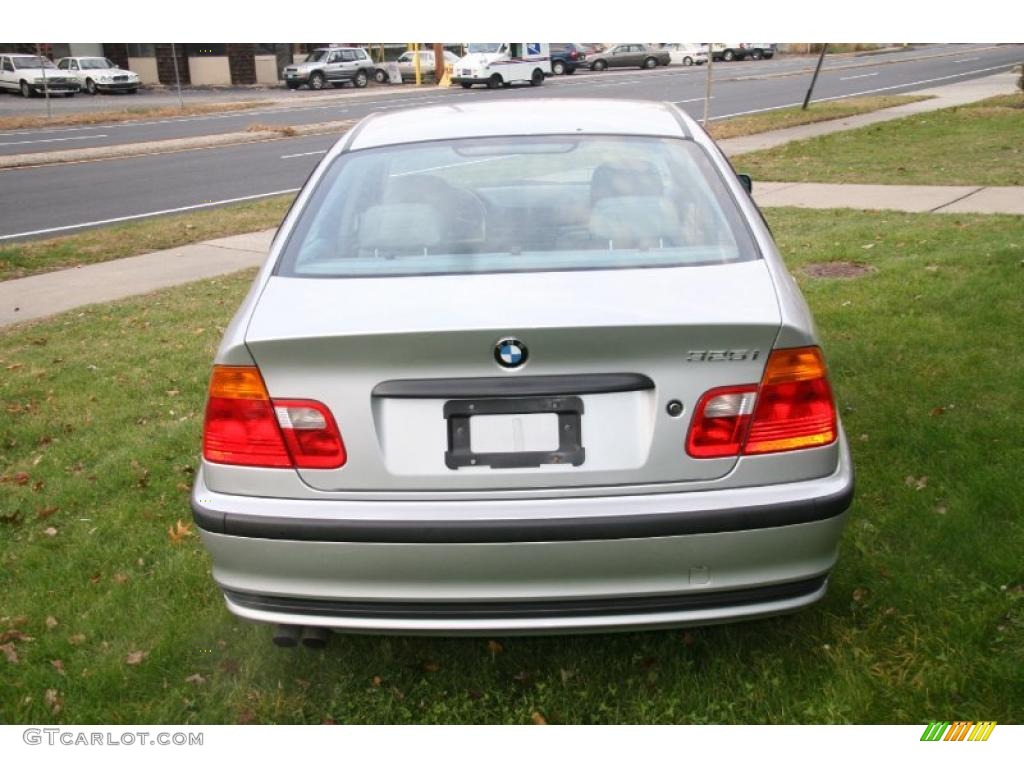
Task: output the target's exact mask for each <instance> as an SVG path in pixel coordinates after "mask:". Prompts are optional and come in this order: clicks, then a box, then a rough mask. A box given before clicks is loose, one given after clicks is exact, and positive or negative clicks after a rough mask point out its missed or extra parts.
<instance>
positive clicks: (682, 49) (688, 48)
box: [662, 43, 708, 67]
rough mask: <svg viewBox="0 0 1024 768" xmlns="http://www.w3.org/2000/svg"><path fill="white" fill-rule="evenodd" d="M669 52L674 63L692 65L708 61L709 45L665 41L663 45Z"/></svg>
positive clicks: (685, 65)
mask: <svg viewBox="0 0 1024 768" xmlns="http://www.w3.org/2000/svg"><path fill="white" fill-rule="evenodd" d="M662 47H663V48H664V49H665V50H666V51H668V53H669V58H670V59H671V61H672V63H673V64H682V65H683V66H684V67H690V66H693V65H694V64H707V63H708V47H707V45H704V44H701V43H665V44H664V45H663V46H662Z"/></svg>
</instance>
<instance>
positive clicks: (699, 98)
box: [676, 96, 715, 104]
mask: <svg viewBox="0 0 1024 768" xmlns="http://www.w3.org/2000/svg"><path fill="white" fill-rule="evenodd" d="M711 98H712V99H714V98H715V97H714V96H712V97H711ZM691 101H704V97H703V96H698V97H697V98H696V99H683V100H682V101H677V102H676V104H689V103H690V102H691Z"/></svg>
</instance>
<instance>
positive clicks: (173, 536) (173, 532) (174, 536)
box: [167, 520, 192, 544]
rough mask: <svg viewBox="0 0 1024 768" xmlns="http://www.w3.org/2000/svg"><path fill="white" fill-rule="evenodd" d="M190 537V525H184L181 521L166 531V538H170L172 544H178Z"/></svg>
mask: <svg viewBox="0 0 1024 768" xmlns="http://www.w3.org/2000/svg"><path fill="white" fill-rule="evenodd" d="M191 535H192V525H191V524H190V523H184V522H182V521H181V520H179V521H178V522H177V523H175V524H174V525H172V526H171V527H170V528H168V529H167V536H168V538H170V540H171V543H172V544H180V543H181V542H182V541H184V540H185V539H186V538H188V537H189V536H191Z"/></svg>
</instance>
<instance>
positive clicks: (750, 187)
mask: <svg viewBox="0 0 1024 768" xmlns="http://www.w3.org/2000/svg"><path fill="white" fill-rule="evenodd" d="M736 178H737V179H739V180H740V186H742V187H743V188H744V189H745V190H747V194H748V195H752V194H754V180H753V179H752V178H750V174H748V173H737V174H736Z"/></svg>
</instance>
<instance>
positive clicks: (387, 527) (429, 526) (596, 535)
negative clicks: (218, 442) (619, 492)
mask: <svg viewBox="0 0 1024 768" xmlns="http://www.w3.org/2000/svg"><path fill="white" fill-rule="evenodd" d="M852 501H853V483H852V481H851V483H850V485H849V486H848V487H847V488H844V489H843V490H842V491H840V492H839V493H835V494H832V495H831V496H822V497H818V498H810V499H800V500H799V501H791V502H787V503H785V504H765V505H761V506H756V507H741V508H737V509H713V510H700V511H696V512H669V513H661V514H655V515H614V516H608V517H589V518H553V519H546V520H521V519H520V520H422V521H418V520H417V521H413V520H325V519H317V518H309V517H304V518H300V519H295V518H293V517H268V516H264V515H246V514H242V513H235V512H222V511H218V510H212V509H208V508H206V507H204V506H202V505H200V504H198V503H197V502H196V501H195V499H194V498H193V500H192V515H193V517H194V518H195V521H196V525H197V526H199V527H200V528H202V529H203V530H206V531H210V532H211V533H222V534H227V535H229V536H244V537H247V538H253V539H289V540H292V541H326V542H373V543H381V544H490V543H513V542H530V541H586V540H595V539H637V538H653V537H657V536H683V535H687V534H702V533H728V532H732V531H746V530H757V529H761V528H778V527H781V526H784V525H799V524H801V523H812V522H816V521H818V520H827V519H829V518H832V517H835V516H837V515H840V514H842V513H843V512H845V511H846V510H847V509H848V508H849V506H850V503H851V502H852Z"/></svg>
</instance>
